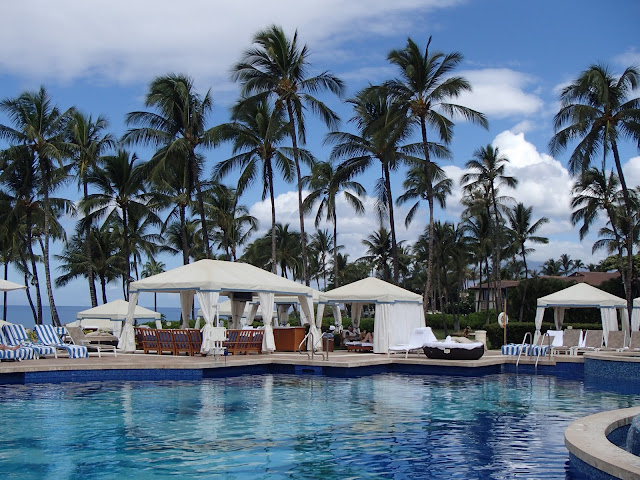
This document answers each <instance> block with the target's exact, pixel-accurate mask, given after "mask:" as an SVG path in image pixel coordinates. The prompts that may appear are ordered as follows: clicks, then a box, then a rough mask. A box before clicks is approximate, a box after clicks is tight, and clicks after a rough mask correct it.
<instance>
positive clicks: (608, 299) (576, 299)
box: [535, 283, 629, 340]
mask: <svg viewBox="0 0 640 480" xmlns="http://www.w3.org/2000/svg"><path fill="white" fill-rule="evenodd" d="M546 308H553V309H554V311H553V317H554V321H555V325H556V330H561V329H562V324H563V322H564V312H565V310H566V309H567V308H599V309H600V317H601V318H602V330H603V332H604V338H605V340H606V339H607V337H608V335H609V332H610V331H612V330H618V315H617V313H618V311H619V312H620V319H621V322H622V328H623V329H624V330H626V331H627V333H628V332H629V314H628V312H627V302H626V300H624V299H623V298H620V297H616V296H615V295H612V294H610V293H608V292H605V291H603V290H600V289H599V288H596V287H592V286H591V285H589V284H587V283H578V284H576V285H572V286H571V287H568V288H565V289H564V290H560V291H558V292H555V293H552V294H550V295H547V296H546V297H541V298H539V299H538V303H537V308H536V319H535V323H536V334H535V337H536V338H537V337H538V335H540V328H541V327H542V319H543V317H544V311H545V309H546Z"/></svg>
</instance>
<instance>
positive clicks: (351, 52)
mask: <svg viewBox="0 0 640 480" xmlns="http://www.w3.org/2000/svg"><path fill="white" fill-rule="evenodd" d="M231 3H232V2H226V4H224V5H221V4H220V2H210V1H206V0H199V1H196V0H185V1H184V2H181V3H176V2H171V1H167V0H157V1H155V2H153V3H149V2H135V1H134V2H131V1H129V2H124V1H121V0H112V1H110V2H104V3H103V4H100V5H99V6H97V5H96V4H94V3H92V2H79V1H75V0H57V1H56V2H39V1H35V0H23V1H22V2H9V3H7V4H5V5H3V15H2V17H1V18H0V41H1V43H2V45H3V49H2V50H1V51H0V97H2V98H7V97H16V96H18V95H19V94H20V93H22V92H23V91H26V90H35V89H37V88H39V86H40V85H44V86H45V87H46V88H47V90H48V91H49V93H50V94H51V95H52V97H53V98H54V100H55V102H56V103H57V105H58V106H60V107H61V108H67V107H70V106H72V105H73V106H76V107H77V108H79V109H80V110H82V111H84V112H87V113H91V114H93V115H94V116H96V115H98V114H102V115H105V116H106V117H107V118H108V119H109V121H110V124H111V130H112V131H113V132H114V134H116V135H120V134H122V133H123V132H124V131H125V130H126V128H127V127H126V125H125V124H124V117H125V115H126V114H127V113H128V112H131V111H136V110H143V109H144V105H143V102H144V95H145V93H146V90H147V86H148V84H149V82H150V81H151V80H152V79H153V78H154V77H155V76H158V75H163V74H166V73H168V72H179V73H185V74H188V75H190V76H192V77H193V78H194V80H195V82H196V85H197V90H198V91H199V92H201V93H203V94H204V93H205V92H206V91H207V90H208V89H211V94H212V95H213V98H214V105H215V110H214V114H213V115H212V117H211V120H210V125H211V126H213V125H215V124H218V123H222V122H224V121H227V120H228V108H229V106H230V105H231V104H232V103H233V102H234V100H235V99H236V98H237V96H238V86H237V85H235V84H233V83H232V82H231V81H230V79H229V70H230V67H231V65H232V64H233V63H234V62H235V61H237V60H238V59H239V58H240V55H241V53H242V51H243V50H244V49H246V48H247V47H249V46H250V44H251V38H252V36H253V34H254V33H255V32H256V31H258V30H260V29H263V28H265V27H266V26H268V25H270V24H272V23H275V24H278V25H281V26H282V27H283V28H284V29H285V31H287V32H288V33H290V34H292V33H293V31H294V30H296V29H297V30H298V34H299V39H300V41H301V42H303V43H306V44H307V45H308V47H309V49H310V51H311V55H310V57H309V60H310V62H311V68H310V71H309V74H311V75H312V74H315V73H319V72H321V71H324V70H330V71H331V72H332V73H334V74H336V75H337V76H339V77H340V78H342V79H343V80H344V82H345V83H346V85H347V97H348V96H351V95H353V94H354V93H355V92H357V91H358V90H359V89H360V88H362V87H363V86H366V85H367V84H368V83H378V82H381V81H384V80H386V79H389V78H392V77H394V76H395V75H396V71H395V70H394V68H393V67H392V66H391V65H389V63H388V62H387V60H386V56H387V53H388V52H389V50H391V49H394V48H402V47H403V46H404V45H405V43H406V40H407V37H411V38H412V39H413V40H414V41H416V42H417V43H418V44H419V45H421V46H424V45H425V44H426V41H427V38H428V37H429V36H430V35H431V36H433V40H432V43H431V50H432V51H435V50H438V51H441V52H445V53H449V52H453V51H458V52H460V53H462V54H463V56H464V61H463V62H462V64H461V65H460V68H459V70H458V71H457V72H456V73H457V74H459V75H463V76H465V77H466V78H467V80H469V82H470V83H471V85H472V87H473V92H472V93H470V94H465V95H464V96H463V97H462V98H460V99H458V103H460V104H464V105H467V106H470V107H472V108H475V109H477V110H479V111H481V112H483V113H485V114H486V116H487V118H488V120H489V124H490V128H489V130H484V129H481V128H480V127H477V126H474V125H469V124H465V123H464V122H462V121H457V122H456V128H455V134H454V139H453V143H452V145H451V150H452V152H453V155H454V157H453V161H451V162H446V161H443V162H442V166H443V167H445V169H446V171H447V173H448V174H449V176H450V177H451V178H452V179H453V180H454V181H455V182H456V188H455V192H454V195H453V196H452V197H450V198H449V199H448V204H447V209H446V211H441V212H438V218H439V219H441V220H453V221H457V219H458V218H459V214H460V211H461V207H460V204H459V199H460V192H459V187H458V181H459V178H460V175H461V174H462V173H463V168H464V164H465V162H466V161H467V160H469V159H470V158H471V157H472V155H473V152H474V151H475V150H476V149H477V148H479V147H483V146H486V145H488V144H493V145H494V146H497V147H499V148H500V150H501V152H502V153H503V154H505V155H506V156H507V157H508V158H509V159H510V161H511V164H510V167H509V169H510V174H512V175H514V176H516V177H517V178H518V179H519V180H520V185H519V187H518V188H517V189H516V190H515V191H513V192H508V191H505V192H504V193H505V194H510V195H511V196H513V197H514V198H516V200H518V201H521V202H523V203H525V205H527V206H533V207H534V216H535V217H536V218H538V217H540V216H546V217H548V218H549V219H550V222H549V224H548V225H546V226H545V229H544V231H543V232H542V233H543V234H544V235H547V236H548V237H549V238H550V239H551V243H550V244H549V245H547V246H535V248H536V252H535V253H533V254H532V255H531V257H530V258H531V260H532V261H544V260H546V259H548V258H550V257H553V258H558V257H559V255H560V254H561V253H568V254H569V255H570V256H571V258H580V259H582V261H583V262H584V263H591V262H596V261H598V260H600V259H601V258H602V256H603V255H602V254H597V255H592V253H591V246H592V244H593V241H594V239H593V237H592V238H589V239H586V240H585V241H583V242H580V241H579V239H578V233H577V227H575V228H574V227H572V226H571V223H570V221H569V215H570V208H569V199H570V190H571V184H572V181H571V178H570V177H569V175H568V172H567V170H566V160H567V158H568V156H569V153H570V152H566V153H564V154H563V155H561V156H558V157H557V158H554V157H552V156H551V155H550V154H549V152H548V148H547V145H548V142H549V139H550V138H551V136H552V135H553V126H552V120H553V116H554V114H555V113H556V112H557V110H558V102H557V98H558V93H559V91H560V89H561V88H562V87H563V86H564V85H566V84H568V83H569V82H571V81H572V80H574V79H575V78H576V77H577V76H578V75H579V73H580V72H581V71H583V70H584V69H586V68H587V67H588V66H590V65H591V64H593V63H599V62H600V63H604V64H606V65H608V66H609V67H610V69H611V70H612V71H613V72H621V71H622V70H623V69H624V68H626V67H628V66H630V65H634V64H635V65H640V46H639V45H638V43H639V42H638V40H639V37H638V34H637V19H638V18H640V3H638V2H636V1H634V0H628V1H625V0H612V1H609V2H606V4H605V3H603V2H601V1H592V0H584V1H581V2H574V1H563V0H559V1H547V0H539V1H535V2H532V1H526V2H525V1H519V2H514V1H509V0H493V1H491V0H466V1H465V0H451V1H446V0H396V1H393V2H388V1H384V0H369V1H352V2H339V1H337V0H327V1H322V2H304V3H302V4H301V3H300V2H294V1H289V0H286V1H285V0H282V1H278V0H275V1H273V2H258V1H253V0H245V1H244V2H233V4H231ZM638 95H640V92H636V96H638ZM324 99H325V101H326V102H327V103H328V104H329V105H330V106H331V107H332V108H334V109H335V110H336V111H337V112H338V113H339V114H340V116H341V117H342V119H343V120H344V121H343V123H342V126H341V129H342V130H352V128H353V127H352V126H351V125H350V124H349V123H348V122H347V120H348V119H349V117H350V115H351V113H350V111H349V108H348V107H347V106H346V105H345V104H344V103H343V102H342V101H341V100H340V99H337V98H333V97H329V96H327V97H325V98H324ZM6 121H7V120H6V118H4V117H0V122H2V123H5V122H6ZM326 132H327V130H326V128H325V127H324V126H322V125H321V124H319V123H318V122H317V121H315V120H313V118H312V117H309V126H308V148H309V149H311V150H312V151H313V153H314V154H315V155H316V156H317V157H318V158H320V159H326V158H328V155H329V151H330V150H329V148H328V147H326V146H323V144H322V141H323V139H324V136H325V134H326ZM138 152H139V155H140V156H141V158H145V155H146V154H148V153H147V152H145V151H144V150H141V149H139V150H138ZM204 153H205V154H206V156H207V159H208V165H209V167H211V166H212V165H213V164H214V163H215V162H216V161H219V160H221V159H224V158H227V156H228V154H229V150H228V148H221V149H218V150H214V151H207V152H204ZM621 153H622V158H623V161H624V163H625V174H626V176H627V183H628V184H629V185H630V186H636V185H639V184H640V154H639V152H638V151H637V149H636V148H634V147H633V145H631V144H626V145H624V146H623V149H622V152H621ZM376 173H377V170H373V169H372V170H371V172H370V173H368V174H367V175H364V176H363V177H361V178H360V181H361V183H363V185H364V186H365V188H367V190H368V191H369V192H372V191H373V181H374V179H375V175H376ZM228 181H229V183H230V184H231V183H232V179H231V178H229V180H228ZM401 182H402V175H401V174H398V175H397V177H396V179H395V182H394V184H393V187H392V188H393V194H394V197H397V196H398V195H400V194H401V193H402V191H401ZM256 190H258V189H256ZM61 194H63V195H69V196H70V197H73V196H74V195H76V190H75V188H73V187H70V188H69V190H67V191H63V192H61ZM277 194H278V200H277V208H278V219H277V220H278V221H279V222H282V223H290V224H291V226H292V228H294V227H295V228H296V229H297V228H298V226H297V225H298V220H297V211H296V209H297V199H296V194H295V185H292V184H280V185H278V191H277ZM242 203H244V204H245V205H247V206H248V207H250V208H251V212H252V213H253V214H254V215H256V216H257V217H258V218H259V219H260V226H261V231H260V233H261V234H262V233H264V232H265V231H266V229H267V228H268V226H269V210H268V205H267V204H265V203H263V202H261V201H260V198H259V197H258V196H256V195H255V194H247V195H246V196H245V197H243V198H242ZM365 203H366V205H367V207H368V209H367V215H366V216H365V217H363V218H357V217H354V216H353V214H352V213H351V212H350V211H349V210H348V209H346V208H345V209H344V210H342V211H341V212H340V211H339V215H340V214H342V220H341V221H340V220H339V235H340V237H339V242H340V243H341V244H343V245H345V247H346V248H345V252H346V253H348V254H349V255H350V258H351V259H355V258H357V257H359V256H361V255H362V254H364V250H363V248H362V246H361V243H360V240H361V239H362V238H364V237H366V236H367V235H369V234H370V233H371V232H372V231H373V230H375V229H377V221H376V219H375V216H374V214H373V200H372V199H371V198H367V199H366V202H365ZM405 214H406V208H405V207H401V208H399V209H398V213H397V214H396V215H397V226H398V236H399V239H401V240H405V241H407V242H408V243H410V242H412V241H414V240H415V239H416V237H417V236H418V235H419V234H420V233H421V231H422V230H423V228H424V226H425V224H426V221H427V217H426V212H423V214H422V215H419V216H418V217H417V218H416V220H415V221H414V223H413V224H412V225H411V227H410V228H409V229H405V227H404V215H405ZM67 225H69V229H71V226H72V225H73V220H71V219H69V220H68V223H67ZM306 225H307V227H306V228H307V230H313V220H312V218H309V219H308V221H307V224H306ZM594 231H597V228H594ZM54 249H58V250H59V246H56V247H54ZM162 260H163V261H164V262H165V263H166V264H167V266H168V267H173V266H177V265H178V264H179V263H180V259H179V258H178V257H175V258H171V257H167V258H163V259H162ZM54 273H55V270H54ZM10 279H11V280H14V281H18V282H21V278H20V277H19V275H17V274H16V273H15V272H12V275H11V276H10ZM43 285H44V284H43ZM87 290H88V289H87V287H86V284H85V282H77V283H74V284H73V285H71V286H69V287H66V288H65V289H62V290H58V291H56V297H55V298H56V302H57V303H59V304H61V305H74V304H80V305H88V304H89V297H88V291H87ZM120 292H121V290H120V288H119V286H117V285H113V287H112V290H111V291H110V292H109V300H114V299H116V298H119V297H120V295H121V293H120ZM20 295H21V294H20ZM44 295H45V292H44V291H43V296H44ZM14 296H15V298H14V297H12V300H14V301H15V302H16V303H26V300H24V299H23V298H22V297H19V295H18V294H14ZM23 300H24V301H23ZM174 300H175V299H172V300H169V299H167V301H166V304H167V305H173V303H174ZM150 301H152V299H151V300H150ZM161 301H162V302H163V303H165V301H164V299H162V300H161ZM143 303H144V300H143Z"/></svg>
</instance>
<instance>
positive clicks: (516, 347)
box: [501, 343, 529, 356]
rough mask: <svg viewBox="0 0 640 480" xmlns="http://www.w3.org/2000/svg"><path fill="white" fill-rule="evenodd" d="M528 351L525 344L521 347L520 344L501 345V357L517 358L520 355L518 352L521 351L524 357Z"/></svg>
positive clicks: (527, 346)
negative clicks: (510, 356) (511, 356)
mask: <svg viewBox="0 0 640 480" xmlns="http://www.w3.org/2000/svg"><path fill="white" fill-rule="evenodd" d="M523 349H524V350H523ZM528 349H529V345H527V344H524V345H522V344H521V343H509V344H507V345H502V349H501V351H502V355H513V356H518V355H520V350H523V352H522V354H523V355H526V354H527V350H528Z"/></svg>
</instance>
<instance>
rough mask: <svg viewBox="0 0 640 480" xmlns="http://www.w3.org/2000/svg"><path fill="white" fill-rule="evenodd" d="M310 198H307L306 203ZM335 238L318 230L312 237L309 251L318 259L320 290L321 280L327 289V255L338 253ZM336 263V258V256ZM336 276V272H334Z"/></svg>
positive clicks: (325, 231)
mask: <svg viewBox="0 0 640 480" xmlns="http://www.w3.org/2000/svg"><path fill="white" fill-rule="evenodd" d="M308 198H309V197H307V198H305V201H306V200H307V199H308ZM334 245H335V243H334V241H333V237H332V236H331V234H330V233H329V230H318V231H317V232H316V233H315V234H313V235H312V236H311V242H310V243H309V251H310V252H312V253H314V254H315V255H316V256H317V258H318V271H317V277H316V278H317V279H318V289H319V288H320V278H322V279H323V281H324V289H325V290H326V288H327V263H328V262H327V255H328V254H330V253H332V252H333V253H334V254H335V253H336V252H337V248H335V246H334ZM334 261H335V256H334ZM334 274H335V272H334Z"/></svg>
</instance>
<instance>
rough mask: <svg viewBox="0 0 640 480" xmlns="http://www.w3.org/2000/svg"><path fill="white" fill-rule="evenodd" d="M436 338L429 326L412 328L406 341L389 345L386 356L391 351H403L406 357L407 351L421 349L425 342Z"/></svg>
mask: <svg viewBox="0 0 640 480" xmlns="http://www.w3.org/2000/svg"><path fill="white" fill-rule="evenodd" d="M436 340H437V339H436V336H435V335H434V334H433V331H432V330H431V327H419V328H414V329H413V332H411V336H409V341H408V342H407V343H401V344H398V345H391V346H389V350H388V351H387V356H389V355H390V354H391V353H404V358H407V357H408V356H409V352H414V351H417V350H420V351H422V347H423V345H424V344H425V343H427V342H434V341H436Z"/></svg>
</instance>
